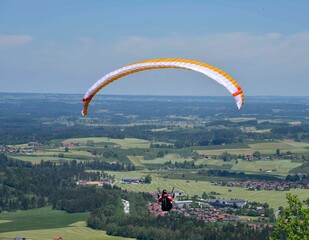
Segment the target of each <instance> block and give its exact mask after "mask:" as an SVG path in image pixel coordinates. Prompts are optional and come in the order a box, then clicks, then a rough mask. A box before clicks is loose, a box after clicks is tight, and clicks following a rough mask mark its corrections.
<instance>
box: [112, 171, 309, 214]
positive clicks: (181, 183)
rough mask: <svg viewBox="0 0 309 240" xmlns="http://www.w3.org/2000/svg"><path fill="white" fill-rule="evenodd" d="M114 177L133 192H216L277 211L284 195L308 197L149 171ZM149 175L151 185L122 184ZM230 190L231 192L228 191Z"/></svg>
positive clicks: (300, 192)
mask: <svg viewBox="0 0 309 240" xmlns="http://www.w3.org/2000/svg"><path fill="white" fill-rule="evenodd" d="M109 173H110V174H112V175H115V176H116V179H117V180H118V181H117V183H116V185H117V186H119V187H121V188H123V189H126V190H128V191H134V192H156V191H157V188H159V189H161V190H162V189H164V188H165V189H172V188H173V187H175V191H183V192H184V194H185V195H189V196H193V195H195V194H196V195H198V196H200V197H201V196H202V194H203V192H206V193H209V192H216V193H218V195H217V197H219V198H225V199H232V198H233V199H246V200H248V201H257V202H261V203H265V202H267V203H268V204H269V205H270V207H272V208H274V209H278V207H280V206H283V207H285V206H287V205H288V203H287V201H286V198H285V197H286V194H287V193H292V194H296V195H297V196H299V198H300V199H305V198H306V197H308V190H306V189H291V190H290V191H288V192H286V191H249V190H247V189H245V188H240V187H224V186H216V185H214V184H212V183H210V182H208V181H194V180H186V179H183V180H182V179H168V178H163V177H162V175H161V174H158V173H157V172H151V171H138V172H110V171H109ZM147 174H150V175H151V177H152V183H151V184H122V183H121V179H122V178H123V177H145V176H146V175H147ZM229 190H232V191H229Z"/></svg>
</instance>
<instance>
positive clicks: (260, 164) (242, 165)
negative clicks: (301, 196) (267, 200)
mask: <svg viewBox="0 0 309 240" xmlns="http://www.w3.org/2000/svg"><path fill="white" fill-rule="evenodd" d="M301 165H302V164H301V163H297V162H292V161H291V160H281V159H276V160H260V161H253V162H248V161H242V160H238V164H234V165H233V167H232V169H231V170H234V171H243V172H248V173H250V172H251V173H260V172H261V171H260V170H262V171H264V170H268V169H270V170H272V173H271V174H276V175H282V176H286V175H288V174H289V171H290V170H291V169H294V168H296V167H299V166H301Z"/></svg>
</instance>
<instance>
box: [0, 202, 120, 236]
mask: <svg viewBox="0 0 309 240" xmlns="http://www.w3.org/2000/svg"><path fill="white" fill-rule="evenodd" d="M88 216H89V213H74V214H72V213H66V212H63V211H58V210H52V209H51V208H50V207H45V208H39V209H34V210H28V211H17V212H9V213H1V214H0V239H12V238H14V237H16V236H21V237H26V238H27V239H32V240H44V239H48V240H50V239H53V237H54V236H61V237H62V238H63V239H74V240H87V239H89V240H99V239H108V240H109V239H110V240H116V239H124V238H121V237H114V236H108V235H106V233H105V232H104V231H100V230H93V229H91V228H88V227H86V220H87V218H88Z"/></svg>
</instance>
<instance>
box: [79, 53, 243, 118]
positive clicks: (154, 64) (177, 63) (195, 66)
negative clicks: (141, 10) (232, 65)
mask: <svg viewBox="0 0 309 240" xmlns="http://www.w3.org/2000/svg"><path fill="white" fill-rule="evenodd" d="M161 68H180V69H188V70H193V71H196V72H200V73H203V74H205V75H206V76H208V77H209V78H211V79H213V80H215V81H216V82H218V83H220V84H221V85H223V86H224V87H225V88H226V89H227V90H228V91H229V92H230V93H231V94H232V95H233V97H234V99H235V102H236V105H237V107H238V109H240V108H241V107H242V105H243V104H244V93H243V91H242V89H241V87H240V86H239V85H238V83H237V82H236V81H235V80H234V79H233V78H232V77H231V76H229V75H228V74H227V73H225V72H224V71H222V70H220V69H218V68H216V67H213V66H211V65H208V64H205V63H202V62H198V61H194V60H187V59H180V58H165V59H153V60H146V61H142V62H137V63H133V64H130V65H127V66H125V67H122V68H119V69H117V70H115V71H112V72H110V73H108V74H106V75H105V76H103V77H102V78H101V79H99V80H98V81H97V82H96V83H95V84H93V85H92V86H91V88H90V89H89V90H88V91H87V92H86V94H85V96H84V98H83V102H84V109H83V111H82V114H83V115H87V112H88V105H89V103H90V101H91V99H92V98H93V96H94V95H95V94H96V93H97V92H99V91H100V90H101V89H102V88H104V87H105V86H107V85H108V84H110V83H112V82H113V81H115V80H117V79H119V78H121V77H123V76H126V75H129V74H132V73H135V72H140V71H144V70H151V69H161Z"/></svg>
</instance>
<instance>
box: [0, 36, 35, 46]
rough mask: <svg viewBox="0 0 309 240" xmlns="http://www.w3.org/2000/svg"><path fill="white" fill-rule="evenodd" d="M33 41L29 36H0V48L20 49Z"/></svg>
mask: <svg viewBox="0 0 309 240" xmlns="http://www.w3.org/2000/svg"><path fill="white" fill-rule="evenodd" d="M32 40H33V37H31V36H29V35H0V47H1V48H6V47H19V46H21V45H24V44H27V43H29V42H31V41H32Z"/></svg>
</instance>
